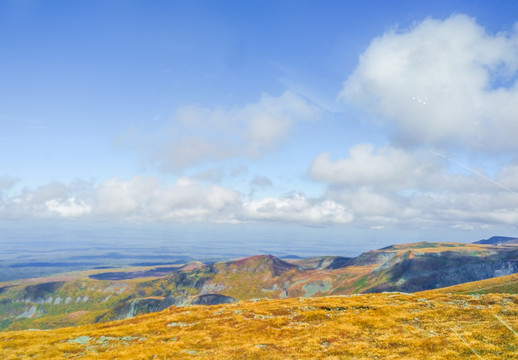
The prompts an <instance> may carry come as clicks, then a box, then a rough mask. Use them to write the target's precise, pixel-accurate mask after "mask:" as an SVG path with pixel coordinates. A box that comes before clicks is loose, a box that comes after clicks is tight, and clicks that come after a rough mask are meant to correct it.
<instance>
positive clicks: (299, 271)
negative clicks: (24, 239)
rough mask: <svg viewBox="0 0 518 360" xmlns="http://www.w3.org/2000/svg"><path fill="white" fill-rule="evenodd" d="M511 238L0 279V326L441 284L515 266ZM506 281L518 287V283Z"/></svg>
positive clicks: (510, 288)
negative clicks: (352, 254) (355, 253)
mask: <svg viewBox="0 0 518 360" xmlns="http://www.w3.org/2000/svg"><path fill="white" fill-rule="evenodd" d="M515 240H516V239H515V238H504V237H494V238H491V239H488V240H482V241H478V242H476V243H473V244H468V243H453V242H437V243H430V242H420V243H411V244H400V245H393V246H388V247H385V248H382V249H378V250H372V251H368V252H365V253H363V254H361V255H359V256H357V257H354V258H347V257H340V256H321V257H313V258H306V259H301V258H290V259H284V260H283V259H279V258H277V257H274V256H272V255H257V256H252V257H247V258H243V259H237V260H231V261H227V262H218V263H212V264H204V263H201V262H190V263H187V264H185V265H162V266H155V267H133V268H123V269H92V270H88V271H81V272H73V273H67V274H60V275H54V276H50V277H45V278H37V279H25V280H17V281H11V282H5V283H1V284H0V326H1V328H2V329H3V330H23V329H29V328H38V329H52V328H58V327H63V326H75V325H84V324H92V323H104V322H108V321H113V320H121V319H127V318H132V317H134V316H136V315H139V314H145V313H150V312H156V311H161V310H163V309H166V308H168V307H170V306H173V305H174V306H186V305H196V304H205V305H214V304H222V303H232V302H236V301H240V300H250V299H284V298H303V297H320V296H332V295H351V294H362V293H380V292H405V293H414V292H419V291H425V290H431V289H438V288H444V287H449V286H453V285H457V284H464V283H468V282H473V281H479V280H483V279H489V278H494V277H501V276H505V275H510V274H513V273H516V272H518V244H517V243H515ZM504 288H505V290H506V292H514V290H515V289H516V287H515V284H514V283H512V284H507V285H506V287H504ZM502 289H503V288H502ZM494 290H495V291H494V292H499V291H498V289H496V288H495V289H494Z"/></svg>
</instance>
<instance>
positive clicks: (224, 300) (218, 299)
mask: <svg viewBox="0 0 518 360" xmlns="http://www.w3.org/2000/svg"><path fill="white" fill-rule="evenodd" d="M236 301H238V300H237V299H235V298H233V297H230V296H225V295H220V294H205V295H200V296H198V297H196V298H195V299H194V300H193V301H192V302H191V304H192V305H218V304H230V303H233V302H236Z"/></svg>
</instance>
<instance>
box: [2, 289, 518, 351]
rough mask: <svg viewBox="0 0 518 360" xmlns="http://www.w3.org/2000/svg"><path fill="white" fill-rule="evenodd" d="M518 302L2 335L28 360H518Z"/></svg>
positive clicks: (492, 298)
mask: <svg viewBox="0 0 518 360" xmlns="http://www.w3.org/2000/svg"><path fill="white" fill-rule="evenodd" d="M516 314H518V296H516V295H501V294H500V295H494V294H493V295H481V296H467V295H445V294H430V295H429V296H415V295H411V294H399V293H392V294H368V295H358V296H346V297H343V296H341V297H338V296H333V297H320V298H292V299H283V300H268V301H265V300H263V301H255V302H254V301H242V302H238V303H233V304H225V305H216V306H210V307H206V306H191V307H171V308H168V309H166V310H163V311H161V312H158V313H152V314H147V315H143V316H138V317H135V318H132V319H128V320H123V321H117V322H111V323H107V324H96V325H89V326H81V327H77V328H67V329H58V330H52V331H14V332H4V333H0V358H2V359H18V358H20V357H23V358H34V359H69V358H77V359H115V358H117V359H194V358H200V357H202V358H206V359H238V358H243V359H324V358H325V359H353V358H354V359H382V358H383V359H495V360H496V359H516V358H518V340H517V335H516V332H515V330H517V329H518V318H517V317H516Z"/></svg>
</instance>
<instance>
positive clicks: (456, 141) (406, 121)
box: [339, 15, 518, 152]
mask: <svg viewBox="0 0 518 360" xmlns="http://www.w3.org/2000/svg"><path fill="white" fill-rule="evenodd" d="M517 70H518V25H515V27H514V29H513V30H512V31H511V32H509V33H503V32H502V33H497V34H494V35H492V34H488V33H487V32H486V31H485V30H484V28H482V27H481V26H480V25H478V24H477V23H476V21H475V19H473V18H470V17H468V16H465V15H455V16H451V17H449V18H447V19H446V20H435V19H427V20H425V21H423V22H421V23H417V24H416V25H415V26H414V27H413V28H411V29H408V30H405V31H398V30H397V29H394V30H392V31H389V32H387V33H385V34H384V35H383V36H381V37H378V38H375V39H374V40H373V41H372V42H371V44H370V45H369V47H368V48H367V50H366V51H365V52H364V53H363V54H362V55H361V56H360V59H359V65H358V67H357V68H356V69H355V70H354V72H353V73H352V74H351V75H350V76H349V77H348V79H347V80H346V81H345V83H344V85H343V89H342V91H341V92H340V94H339V98H340V99H342V100H344V101H346V102H348V103H350V104H354V105H357V106H360V107H362V108H364V109H368V110H369V111H371V113H372V115H373V116H374V117H376V118H378V119H380V120H381V121H383V122H385V123H386V124H388V125H389V128H390V129H391V130H392V132H393V137H394V140H395V142H397V143H398V144H400V145H405V146H406V145H413V146H415V145H418V146H422V145H431V146H447V147H457V146H461V147H464V148H468V149H470V150H477V151H489V152H502V151H506V150H516V149H518V142H517V141H516V140H515V134H517V133H518V85H517V82H516V80H517Z"/></svg>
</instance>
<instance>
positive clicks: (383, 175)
mask: <svg viewBox="0 0 518 360" xmlns="http://www.w3.org/2000/svg"><path fill="white" fill-rule="evenodd" d="M349 153H350V157H349V158H347V159H339V160H337V161H335V162H332V161H331V159H330V154H329V153H322V154H320V155H318V156H317V157H316V158H315V159H314V160H313V163H312V164H311V167H310V170H309V172H310V175H311V176H312V177H313V178H314V179H315V180H318V181H322V182H328V183H331V184H333V185H341V186H360V185H361V186H378V187H384V188H385V187H391V186H396V187H401V186H402V185H403V184H408V182H409V181H411V180H412V176H411V175H413V176H414V177H415V176H416V175H417V173H421V172H422V171H423V169H422V167H423V165H422V164H421V162H420V161H418V160H417V159H416V158H415V157H413V156H411V155H410V154H408V153H407V152H405V151H403V150H400V149H395V148H391V147H387V148H382V149H378V150H377V151H374V146H373V145H371V144H360V145H356V146H354V147H353V148H351V149H350V151H349Z"/></svg>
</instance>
